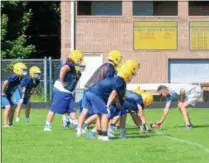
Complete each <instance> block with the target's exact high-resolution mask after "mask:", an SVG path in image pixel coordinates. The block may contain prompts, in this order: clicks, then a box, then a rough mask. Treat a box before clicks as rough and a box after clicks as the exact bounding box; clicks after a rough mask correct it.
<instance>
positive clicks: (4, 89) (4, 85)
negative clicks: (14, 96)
mask: <svg viewBox="0 0 209 163" xmlns="http://www.w3.org/2000/svg"><path fill="white" fill-rule="evenodd" d="M8 85H9V81H8V80H5V81H4V83H3V85H2V95H3V94H5V91H6V88H7V86H8Z"/></svg>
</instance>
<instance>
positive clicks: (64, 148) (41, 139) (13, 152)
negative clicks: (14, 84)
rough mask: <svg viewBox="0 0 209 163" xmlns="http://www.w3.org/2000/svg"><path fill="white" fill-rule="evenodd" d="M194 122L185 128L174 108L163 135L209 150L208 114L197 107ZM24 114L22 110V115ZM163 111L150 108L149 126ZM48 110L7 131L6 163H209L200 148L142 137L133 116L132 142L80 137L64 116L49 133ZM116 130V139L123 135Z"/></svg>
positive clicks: (148, 135) (149, 135)
mask: <svg viewBox="0 0 209 163" xmlns="http://www.w3.org/2000/svg"><path fill="white" fill-rule="evenodd" d="M190 112H191V118H192V121H193V124H195V125H196V126H197V128H194V129H192V130H185V129H184V128H183V120H182V117H181V115H180V113H179V111H178V110H177V109H175V110H171V111H170V113H169V115H168V118H167V120H166V121H165V124H164V127H163V129H162V130H160V131H159V132H162V133H164V134H166V135H168V136H172V137H176V138H178V139H183V140H187V141H190V142H193V143H198V144H201V145H203V146H204V147H205V148H209V118H208V115H209V110H208V109H192V110H190ZM22 113H23V112H22ZM161 113H162V110H146V113H145V114H146V116H147V118H148V121H149V122H154V121H158V120H159V118H160V116H161ZM46 114H47V110H46V109H44V110H35V109H33V110H32V112H31V122H30V124H25V122H24V114H22V115H21V116H22V117H21V121H20V122H19V123H15V127H14V128H7V129H2V162H3V163H60V162H61V163H69V162H71V163H83V162H86V163H139V162H140V163H168V162H169V163H197V162H199V163H208V162H209V153H207V152H205V151H204V150H202V149H200V148H199V147H198V146H195V145H189V144H185V143H182V142H177V141H173V140H170V139H166V138H165V137H163V136H162V135H160V134H155V133H144V134H143V133H139V132H138V131H137V130H136V129H135V126H134V125H133V124H132V121H131V119H130V118H128V121H127V139H124V140H120V139H114V140H113V141H111V142H101V141H98V140H87V139H86V138H85V137H82V138H77V137H76V136H75V131H73V130H67V129H63V128H62V123H61V116H60V115H57V116H56V117H55V119H54V121H53V128H52V129H53V131H52V132H50V133H49V132H44V131H43V125H44V121H45V118H46ZM118 134H119V131H117V133H116V136H118Z"/></svg>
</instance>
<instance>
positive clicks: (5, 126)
mask: <svg viewBox="0 0 209 163" xmlns="http://www.w3.org/2000/svg"><path fill="white" fill-rule="evenodd" d="M2 127H3V128H9V127H10V126H9V125H3V126H2Z"/></svg>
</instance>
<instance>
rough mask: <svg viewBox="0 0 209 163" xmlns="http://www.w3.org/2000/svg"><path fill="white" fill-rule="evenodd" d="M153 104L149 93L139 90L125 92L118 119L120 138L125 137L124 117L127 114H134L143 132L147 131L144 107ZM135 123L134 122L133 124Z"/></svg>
mask: <svg viewBox="0 0 209 163" xmlns="http://www.w3.org/2000/svg"><path fill="white" fill-rule="evenodd" d="M152 104H153V95H152V93H151V92H141V91H140V89H136V90H134V91H129V90H128V91H126V99H125V102H124V103H123V106H122V109H121V117H120V138H125V136H126V117H127V113H131V112H135V113H136V114H137V115H138V116H137V117H138V119H136V121H138V124H139V123H140V122H141V123H142V124H141V125H142V128H143V130H144V131H149V128H148V125H147V124H146V117H145V115H144V109H145V107H147V106H149V105H152ZM135 123H136V122H135Z"/></svg>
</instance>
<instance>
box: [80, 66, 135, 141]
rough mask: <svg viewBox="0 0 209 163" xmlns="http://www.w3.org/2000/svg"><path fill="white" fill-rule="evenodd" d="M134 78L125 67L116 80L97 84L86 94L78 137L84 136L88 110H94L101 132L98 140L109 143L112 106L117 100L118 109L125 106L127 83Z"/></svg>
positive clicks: (109, 79) (99, 131)
mask: <svg viewBox="0 0 209 163" xmlns="http://www.w3.org/2000/svg"><path fill="white" fill-rule="evenodd" d="M131 78H132V71H131V69H130V68H129V67H128V66H123V68H121V69H120V70H119V72H118V75H117V76H115V77H114V78H107V79H104V80H102V81H99V82H97V83H96V84H95V85H93V86H92V87H90V88H89V89H88V90H87V91H86V92H85V94H84V98H83V103H82V106H83V108H84V109H83V111H82V113H81V115H80V117H79V125H78V129H77V136H81V135H82V124H83V122H84V119H85V117H86V115H87V113H88V109H92V111H93V113H94V114H97V117H98V118H99V122H100V124H99V125H100V126H101V130H98V131H97V132H98V139H100V140H103V141H108V140H109V138H108V136H107V128H108V115H109V113H110V109H109V107H110V105H111V104H112V102H113V101H114V100H116V103H117V107H118V108H119V109H120V105H121V104H123V101H124V97H125V90H126V82H129V81H130V80H131Z"/></svg>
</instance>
